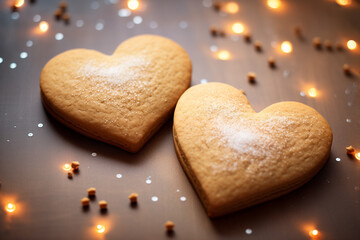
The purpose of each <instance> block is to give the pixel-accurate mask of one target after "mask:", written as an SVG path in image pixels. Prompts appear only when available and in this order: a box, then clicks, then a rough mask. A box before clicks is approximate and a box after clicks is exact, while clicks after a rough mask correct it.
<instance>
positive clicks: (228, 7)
mask: <svg viewBox="0 0 360 240" xmlns="http://www.w3.org/2000/svg"><path fill="white" fill-rule="evenodd" d="M223 10H224V12H228V13H232V14H234V13H237V12H238V11H239V4H237V3H236V2H229V3H226V4H225V6H224V8H223Z"/></svg>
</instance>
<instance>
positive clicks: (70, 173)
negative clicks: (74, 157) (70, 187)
mask: <svg viewBox="0 0 360 240" xmlns="http://www.w3.org/2000/svg"><path fill="white" fill-rule="evenodd" d="M67 176H68V178H70V179H71V178H72V177H73V173H72V172H71V171H68V173H67Z"/></svg>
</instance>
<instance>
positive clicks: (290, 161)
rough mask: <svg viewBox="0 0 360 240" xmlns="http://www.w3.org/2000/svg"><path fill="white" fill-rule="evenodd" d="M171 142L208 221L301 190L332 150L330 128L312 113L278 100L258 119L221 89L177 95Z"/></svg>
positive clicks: (237, 94) (238, 94) (203, 87)
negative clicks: (178, 96)
mask: <svg viewBox="0 0 360 240" xmlns="http://www.w3.org/2000/svg"><path fill="white" fill-rule="evenodd" d="M173 136H174V144H175V149H176V152H177V155H178V158H179V161H180V163H181V165H182V167H183V169H184V171H185V172H186V174H187V176H188V177H189V179H190V181H191V182H192V184H193V186H194V188H195V189H196V191H197V193H198V195H199V197H200V199H201V201H202V203H203V205H204V207H205V209H206V210H207V213H208V215H209V216H210V217H216V216H221V215H224V214H227V213H230V212H233V211H237V210H240V209H243V208H246V207H249V206H252V205H255V204H258V203H261V202H264V201H267V200H270V199H273V198H276V197H278V196H281V195H283V194H285V193H287V192H290V191H292V190H294V189H295V188H298V187H299V186H301V185H303V184H304V183H306V182H307V181H309V180H310V179H311V178H312V177H313V176H314V175H315V174H316V173H317V172H318V171H319V170H320V169H321V168H322V167H323V165H324V164H325V162H326V161H327V159H328V157H329V154H330V150H331V144H332V131H331V128H330V126H329V124H328V123H327V121H326V120H325V119H324V118H323V117H322V116H321V115H320V114H319V113H318V112H317V111H316V110H314V109H313V108H311V107H309V106H306V105H304V104H302V103H298V102H279V103H276V104H273V105H271V106H269V107H267V108H265V109H264V110H262V111H261V112H259V113H256V112H255V111H254V110H253V108H252V107H251V105H250V103H249V102H248V100H247V98H246V97H245V95H244V93H243V92H242V91H240V90H237V89H235V88H233V87H231V86H229V85H227V84H223V83H208V84H200V85H197V86H194V87H191V88H190V89H188V90H187V91H186V92H185V93H184V94H183V95H182V96H181V98H180V99H179V101H178V104H177V106H176V108H175V114H174V126H173Z"/></svg>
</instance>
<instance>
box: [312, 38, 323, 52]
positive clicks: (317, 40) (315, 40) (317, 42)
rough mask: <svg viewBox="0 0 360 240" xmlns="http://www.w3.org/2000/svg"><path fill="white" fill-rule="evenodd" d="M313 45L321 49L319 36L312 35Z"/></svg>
mask: <svg viewBox="0 0 360 240" xmlns="http://www.w3.org/2000/svg"><path fill="white" fill-rule="evenodd" d="M313 45H314V47H315V48H316V49H321V40H320V38H319V37H314V39H313Z"/></svg>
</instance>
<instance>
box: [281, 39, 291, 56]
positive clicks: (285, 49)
mask: <svg viewBox="0 0 360 240" xmlns="http://www.w3.org/2000/svg"><path fill="white" fill-rule="evenodd" d="M292 50H293V47H292V44H291V42H289V41H284V42H282V43H281V51H283V52H284V53H291V52H292Z"/></svg>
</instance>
